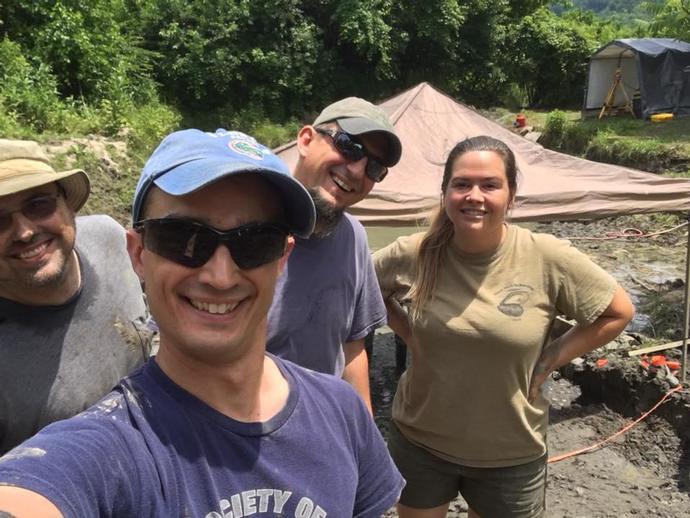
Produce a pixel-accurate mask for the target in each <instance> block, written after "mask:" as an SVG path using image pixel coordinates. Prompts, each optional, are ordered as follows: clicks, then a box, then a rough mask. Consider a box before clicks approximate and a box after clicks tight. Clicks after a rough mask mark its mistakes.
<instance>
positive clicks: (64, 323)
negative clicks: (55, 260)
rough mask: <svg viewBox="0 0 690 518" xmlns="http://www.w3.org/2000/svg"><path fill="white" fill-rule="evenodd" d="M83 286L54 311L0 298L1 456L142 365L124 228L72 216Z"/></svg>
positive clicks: (141, 332)
mask: <svg viewBox="0 0 690 518" xmlns="http://www.w3.org/2000/svg"><path fill="white" fill-rule="evenodd" d="M75 249H76V251H77V255H78V256H79V265H80V268H81V278H82V286H81V289H80V291H79V292H78V293H77V294H75V295H74V297H72V298H71V299H70V300H69V301H67V302H66V303H65V304H62V305H59V306H27V305H24V304H17V303H16V302H13V301H10V300H7V299H3V298H0V454H2V453H4V452H6V451H8V450H9V449H10V448H12V447H14V446H15V445H17V444H19V443H20V442H22V441H23V440H25V439H27V438H28V437H30V436H31V435H33V434H35V433H36V432H37V431H38V430H40V429H41V428H43V427H44V426H45V425H47V424H48V423H51V422H53V421H56V420H58V419H65V418H68V417H72V416H73V415H75V414H77V413H79V412H81V411H82V410H84V409H86V408H88V407H89V406H90V405H92V404H93V403H95V402H96V401H98V400H99V399H100V398H101V397H103V395H104V394H107V393H108V392H109V391H110V390H112V388H113V387H114V386H115V384H116V383H117V382H118V381H119V380H120V379H121V378H122V377H123V376H125V375H126V374H128V373H129V372H131V371H132V370H133V369H135V368H136V367H138V366H139V365H141V363H142V361H143V358H144V355H145V352H144V351H145V349H147V347H148V344H149V342H150V336H149V335H150V332H149V331H147V329H146V327H145V326H144V325H142V324H143V322H144V319H145V317H146V309H145V305H144V300H143V297H142V293H141V289H140V286H139V280H138V279H137V277H136V275H135V274H134V272H133V271H132V266H131V263H130V261H129V256H128V255H127V250H126V245H125V232H124V229H123V228H122V227H121V226H120V225H119V224H118V223H116V222H115V221H114V220H113V219H112V218H110V217H108V216H86V217H81V218H77V241H76V245H75Z"/></svg>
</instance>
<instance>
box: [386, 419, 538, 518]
mask: <svg viewBox="0 0 690 518" xmlns="http://www.w3.org/2000/svg"><path fill="white" fill-rule="evenodd" d="M388 449H389V450H390V453H391V456H392V457H393V460H394V461H395V465H396V466H397V467H398V469H399V470H400V473H401V474H402V476H403V478H405V480H406V481H407V484H406V485H405V488H404V489H403V492H402V495H401V496H400V503H401V504H403V505H406V506H408V507H413V508H416V509H430V508H432V507H437V506H439V505H442V504H445V503H448V502H450V501H451V500H453V499H454V498H455V497H456V496H458V492H459V493H460V494H461V495H462V496H463V498H464V499H465V500H466V501H467V504H468V505H469V506H470V507H471V508H472V509H473V510H474V511H475V512H477V513H479V515H480V516H481V517H482V518H513V517H514V518H518V517H519V518H528V517H529V518H536V517H543V516H544V513H545V497H546V460H547V457H546V455H544V456H543V457H541V458H539V459H537V460H535V461H532V462H529V463H527V464H521V465H519V466H511V467H507V468H470V467H467V466H460V465H458V464H453V463H452V462H448V461H446V460H444V459H441V458H440V457H437V456H436V455H433V454H432V453H429V452H428V451H427V450H425V449H423V448H420V447H419V446H416V445H415V444H412V443H411V442H410V441H408V440H407V439H406V438H405V437H404V436H403V435H402V433H400V431H399V430H398V429H397V428H396V426H395V425H394V424H393V423H391V427H390V436H389V438H388Z"/></svg>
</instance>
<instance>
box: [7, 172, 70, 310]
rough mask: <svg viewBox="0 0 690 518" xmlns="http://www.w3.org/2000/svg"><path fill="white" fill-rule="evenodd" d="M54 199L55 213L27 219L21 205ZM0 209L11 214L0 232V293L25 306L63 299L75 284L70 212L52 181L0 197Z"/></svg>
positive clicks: (51, 302) (67, 296)
mask: <svg viewBox="0 0 690 518" xmlns="http://www.w3.org/2000/svg"><path fill="white" fill-rule="evenodd" d="M51 197H52V198H57V206H56V209H55V212H53V213H51V214H48V215H46V217H38V218H36V217H34V219H30V218H27V217H26V216H25V215H24V214H23V213H22V212H21V210H20V209H22V208H25V209H29V207H30V206H31V204H32V203H34V204H36V203H40V202H41V200H45V199H46V198H51ZM0 212H2V213H5V214H7V213H12V214H11V216H10V217H11V218H12V223H11V226H10V227H9V228H7V229H5V230H0V297H4V298H7V299H10V300H15V301H17V302H22V303H25V304H57V303H60V302H64V301H65V300H67V299H68V298H69V297H70V296H71V295H73V294H74V292H75V291H76V289H77V288H78V287H79V280H78V277H79V275H78V263H77V260H76V256H75V255H74V253H73V249H74V241H75V237H76V228H75V222H74V213H73V212H72V210H71V209H70V208H69V207H68V206H67V204H66V203H65V199H64V198H63V197H62V195H61V194H60V192H59V189H58V186H57V184H55V183H50V184H47V185H43V186H40V187H35V188H33V189H27V190H26V191H21V192H18V193H15V194H9V195H6V196H0Z"/></svg>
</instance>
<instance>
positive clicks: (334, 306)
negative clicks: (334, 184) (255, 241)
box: [266, 214, 386, 377]
mask: <svg viewBox="0 0 690 518" xmlns="http://www.w3.org/2000/svg"><path fill="white" fill-rule="evenodd" d="M385 323H386V307H385V306H384V304H383V298H382V297H381V291H380V290H379V284H378V281H377V280H376V272H375V271H374V265H373V264H372V262H371V256H370V253H369V245H367V235H366V232H365V231H364V228H363V227H362V225H361V224H360V223H359V221H357V220H356V219H354V218H353V217H352V216H350V215H349V214H344V215H343V218H342V220H341V221H340V223H339V224H338V226H337V227H336V228H335V230H334V231H333V233H332V234H331V235H330V236H328V237H326V238H322V239H319V238H311V239H296V242H295V248H294V249H293V250H292V253H291V254H290V257H289V258H288V263H287V265H286V267H285V271H284V272H283V275H282V276H281V277H280V278H279V279H278V284H277V285H276V291H275V296H274V297H273V305H272V306H271V310H270V312H269V314H268V345H267V346H266V349H267V350H268V351H269V352H271V353H273V354H275V355H277V356H280V357H281V358H285V359H287V360H290V361H292V362H295V363H296V364H298V365H301V366H303V367H307V368H309V369H313V370H315V371H319V372H325V373H326V374H333V375H335V376H338V377H341V376H342V374H343V369H344V368H345V356H344V352H343V345H344V344H346V343H348V342H352V341H353V340H358V339H360V338H364V337H365V336H367V335H368V334H369V333H370V332H371V331H373V330H374V329H376V328H377V327H381V326H382V325H384V324H385Z"/></svg>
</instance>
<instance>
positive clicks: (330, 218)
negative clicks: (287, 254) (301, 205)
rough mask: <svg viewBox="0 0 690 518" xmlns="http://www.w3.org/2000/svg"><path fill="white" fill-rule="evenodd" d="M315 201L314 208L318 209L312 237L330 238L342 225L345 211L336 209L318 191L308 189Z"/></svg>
mask: <svg viewBox="0 0 690 518" xmlns="http://www.w3.org/2000/svg"><path fill="white" fill-rule="evenodd" d="M307 190H308V191H309V194H310V195H311V199H312V200H314V207H315V208H316V225H315V226H314V232H313V233H312V237H317V238H324V237H327V236H330V235H331V234H332V233H333V231H334V230H335V227H337V226H338V223H340V219H341V218H342V217H343V212H345V209H339V208H337V207H334V206H333V205H332V204H331V203H329V202H328V201H327V200H325V199H324V198H323V196H321V193H320V192H319V190H318V189H307Z"/></svg>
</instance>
